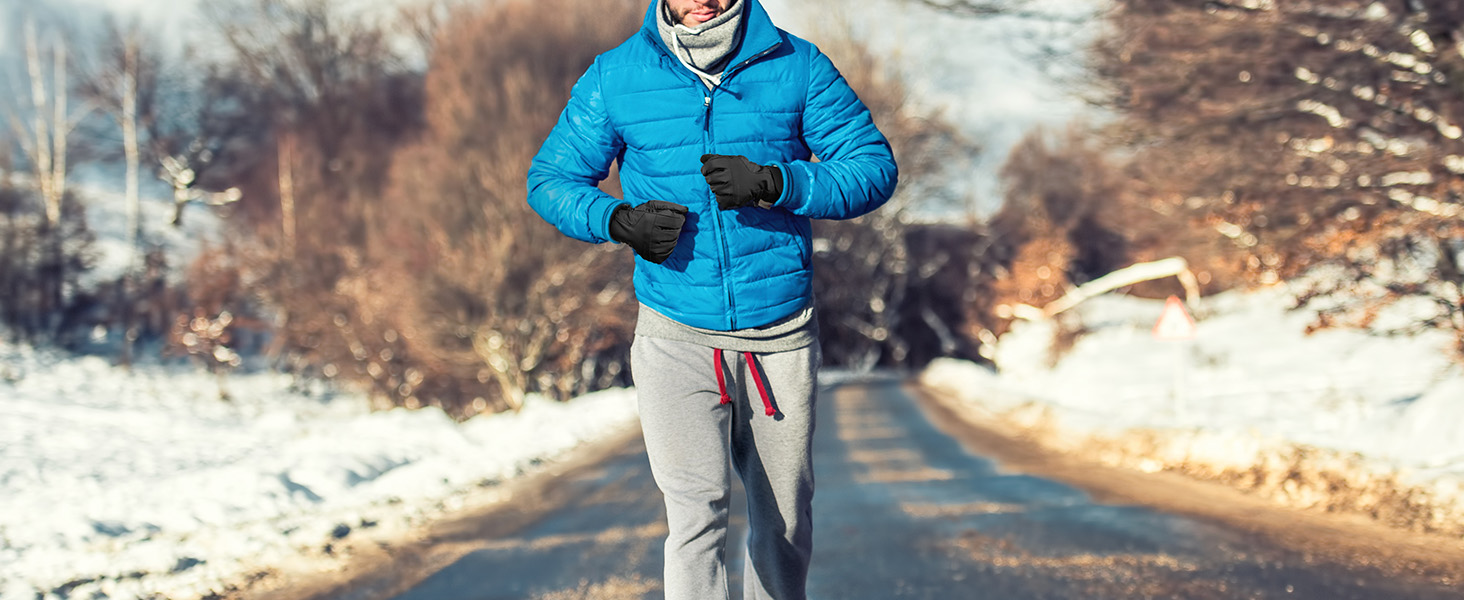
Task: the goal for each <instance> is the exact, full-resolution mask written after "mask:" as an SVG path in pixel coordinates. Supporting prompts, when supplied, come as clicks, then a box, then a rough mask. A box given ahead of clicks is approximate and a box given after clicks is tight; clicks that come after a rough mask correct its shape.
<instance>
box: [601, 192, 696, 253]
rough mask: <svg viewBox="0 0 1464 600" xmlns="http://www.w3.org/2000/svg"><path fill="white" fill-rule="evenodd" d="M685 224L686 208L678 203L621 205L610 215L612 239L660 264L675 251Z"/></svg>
mask: <svg viewBox="0 0 1464 600" xmlns="http://www.w3.org/2000/svg"><path fill="white" fill-rule="evenodd" d="M685 224H686V207H685V206H682V205H680V204H677V203H675V202H666V201H663V200H652V201H650V202H647V203H645V204H642V205H640V206H630V205H627V204H622V205H620V206H618V207H616V208H615V212H613V213H611V214H610V239H613V240H615V241H617V242H621V243H624V244H626V245H628V246H630V247H631V248H634V249H635V253H636V254H639V255H640V257H641V258H644V259H646V260H648V261H651V262H653V263H656V264H658V265H659V264H661V263H662V262H665V260H666V258H667V257H669V256H671V251H672V250H675V249H676V240H677V239H678V238H680V237H681V226H682V225H685Z"/></svg>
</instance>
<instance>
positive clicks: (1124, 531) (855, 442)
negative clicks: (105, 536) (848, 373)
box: [317, 382, 1464, 600]
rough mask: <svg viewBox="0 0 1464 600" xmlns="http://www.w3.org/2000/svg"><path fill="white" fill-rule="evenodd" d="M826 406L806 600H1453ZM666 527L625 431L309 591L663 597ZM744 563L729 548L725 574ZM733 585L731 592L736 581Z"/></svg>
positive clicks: (934, 431)
mask: <svg viewBox="0 0 1464 600" xmlns="http://www.w3.org/2000/svg"><path fill="white" fill-rule="evenodd" d="M819 402H820V404H819V414H818V428H817V435H816V441H815V472H816V477H817V493H816V495H815V499H814V514H815V534H814V537H815V542H814V545H815V549H814V562H813V567H812V570H811V572H810V574H809V585H808V591H809V595H810V597H812V598H820V599H847V600H857V599H879V600H885V599H891V598H932V599H934V598H939V599H942V600H946V599H953V598H973V599H975V598H981V599H986V598H990V599H1001V600H1024V599H1062V600H1071V599H1103V598H1115V599H1116V598H1124V599H1130V598H1134V599H1136V598H1184V599H1211V598H1216V599H1218V598H1288V599H1291V598H1314V599H1318V600H1347V599H1379V600H1384V599H1386V600H1401V599H1418V600H1426V599H1441V600H1442V599H1450V600H1459V599H1461V598H1464V590H1461V588H1459V587H1457V586H1458V585H1459V584H1458V583H1457V581H1458V580H1457V579H1454V580H1450V579H1449V577H1448V576H1447V575H1444V576H1440V575H1439V574H1437V573H1431V574H1427V573H1414V572H1410V569H1409V568H1387V565H1378V564H1349V563H1348V561H1346V560H1330V559H1328V558H1327V554H1326V553H1325V552H1311V551H1306V550H1304V549H1297V548H1296V547H1295V546H1290V547H1287V546H1284V545H1277V544H1275V543H1272V541H1268V539H1269V538H1270V537H1271V536H1264V535H1257V534H1256V532H1255V531H1249V530H1245V529H1242V528H1234V527H1228V526H1227V525H1226V524H1225V523H1223V522H1221V521H1217V520H1214V519H1206V518H1196V517H1188V516H1176V515H1174V514H1169V513H1165V512H1159V511H1156V510H1153V509H1150V508H1145V507H1143V506H1139V505H1136V504H1123V503H1119V504H1105V503H1100V502H1095V501H1094V500H1093V497H1092V496H1091V495H1090V494H1089V493H1087V492H1085V491H1082V490H1080V489H1077V488H1075V487H1071V486H1069V485H1066V484H1063V483H1058V482H1056V481H1053V480H1049V479H1044V478H1041V477H1038V476H1034V475H1027V474H1021V473H1015V472H1010V471H1008V470H1003V469H1001V468H999V465H998V464H997V463H996V462H994V461H993V460H991V459H988V458H983V457H982V456H978V455H976V454H973V453H971V452H970V451H968V450H967V449H966V447H964V446H963V444H962V443H961V442H958V441H957V440H956V439H954V438H952V437H949V436H948V435H946V433H944V432H943V431H942V429H941V428H937V427H936V426H935V425H934V424H932V422H931V420H930V416H929V415H931V414H935V413H931V412H930V411H929V410H925V409H922V405H921V403H920V402H917V401H916V400H915V399H914V398H913V397H912V395H911V393H910V391H909V390H907V389H906V388H904V387H902V386H901V385H900V383H899V382H875V383H864V384H857V385H855V384H850V385H844V386H841V387H837V388H834V389H831V390H825V392H824V393H823V395H822V396H821V398H820V401H819ZM942 428H945V429H947V430H948V429H949V428H950V424H949V423H942ZM1096 473H1097V472H1093V473H1090V475H1092V474H1096ZM739 493H740V492H739ZM743 511H744V509H743V508H742V507H741V505H740V504H734V505H733V508H732V515H733V519H734V522H733V528H734V530H733V533H732V537H731V538H730V540H732V541H740V540H743V539H745V538H744V535H745V531H744V528H745V519H744V518H742V513H743ZM664 518H665V517H664V513H663V509H662V505H661V498H660V494H659V492H658V491H657V490H656V487H655V483H654V482H653V481H652V479H651V475H650V471H649V466H648V464H647V462H646V457H645V454H644V449H643V447H642V445H641V443H640V440H639V438H638V437H631V438H627V439H626V441H624V442H623V443H619V444H617V445H616V446H615V447H614V448H613V450H612V451H611V452H609V453H608V454H607V455H606V456H605V457H604V458H603V459H596V460H593V461H589V462H587V463H586V464H584V465H582V466H580V467H577V468H574V469H571V470H569V471H568V472H565V473H563V474H560V475H558V476H556V477H554V478H552V479H550V480H547V481H546V482H544V483H543V484H542V485H539V486H536V487H535V488H534V489H531V490H528V491H525V492H520V493H518V494H517V495H516V496H515V500H514V502H512V503H511V505H510V506H508V507H505V508H503V509H501V510H495V511H488V512H486V513H484V514H482V515H480V516H477V517H475V518H473V519H467V520H463V521H460V522H457V523H455V524H453V525H451V526H448V527H446V528H444V529H440V530H439V531H437V532H436V533H434V535H433V539H432V540H431V544H430V546H428V547H424V548H420V549H418V550H417V551H415V553H406V554H403V555H401V556H399V557H397V558H396V559H394V560H392V561H389V562H388V563H385V564H384V565H383V566H380V567H378V568H377V569H375V570H374V571H375V572H373V573H372V574H371V576H368V577H362V578H358V580H357V581H356V582H355V583H350V584H347V585H342V586H339V587H336V588H335V589H333V590H332V591H330V592H327V593H325V594H322V595H319V596H317V597H330V598H363V599H364V598H383V597H394V598H397V599H398V600H429V599H431V600H438V599H463V600H472V599H482V600H487V599H510V598H512V599H519V598H538V599H568V598H594V599H597V600H615V599H620V598H659V597H660V565H661V560H662V546H661V542H662V538H663V536H664V535H665V533H666V529H665V525H664ZM730 545H731V544H729V546H730ZM444 548H456V549H457V550H455V551H452V552H447V551H444V550H443V549H444ZM434 556H435V557H436V558H433V557H434ZM742 560H743V554H742V551H741V548H740V545H739V547H735V548H733V547H729V549H728V561H729V563H731V564H729V572H730V573H732V574H734V577H735V575H736V574H739V573H740V572H741V564H742ZM1354 562H1355V561H1354ZM1362 562H1367V561H1362ZM393 569H400V570H401V573H402V574H401V575H400V576H399V577H398V576H394V575H392V573H391V571H392V570H393ZM1413 570H1415V571H1416V570H1417V569H1413ZM404 582H405V583H404ZM1451 584H1452V585H1451ZM731 588H732V590H733V598H738V597H740V589H741V582H740V581H737V580H735V579H734V581H732V582H731Z"/></svg>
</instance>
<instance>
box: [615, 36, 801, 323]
mask: <svg viewBox="0 0 1464 600" xmlns="http://www.w3.org/2000/svg"><path fill="white" fill-rule="evenodd" d="M642 33H643V34H644V35H645V37H646V41H647V42H649V43H650V44H651V46H652V47H654V48H656V50H658V51H660V52H661V54H662V55H663V56H665V57H667V58H669V59H671V61H672V62H680V59H678V58H676V57H675V56H674V55H671V54H670V53H669V52H668V51H667V50H666V48H665V47H664V46H662V45H661V42H660V40H659V39H656V38H654V37H652V36H651V34H650V33H649V32H645V31H642ZM780 45H782V42H779V43H776V44H773V45H772V46H769V47H768V48H767V49H765V50H763V51H762V52H759V53H757V54H754V55H752V56H750V57H748V59H747V60H744V61H742V62H740V63H737V64H735V65H732V66H730V67H727V69H726V70H724V71H722V79H721V81H722V82H726V81H727V78H728V77H731V75H732V73H734V72H736V71H739V70H741V69H742V68H743V67H745V66H747V65H749V64H751V63H752V61H755V60H757V59H759V58H762V57H764V56H767V55H768V54H771V53H772V52H773V51H774V50H777V49H778V46H780ZM676 70H679V71H681V72H682V73H684V74H685V75H686V76H687V77H688V78H689V79H691V81H692V83H693V84H694V85H696V86H697V87H698V88H699V89H702V90H704V91H703V92H702V127H703V129H702V134H703V143H704V144H705V146H706V152H705V154H711V153H712V152H713V149H712V95H713V94H715V93H716V91H717V90H718V89H720V88H721V87H722V85H721V84H720V83H719V84H717V85H716V86H714V87H712V88H711V89H706V87H707V86H706V84H705V83H703V82H702V80H701V78H700V77H697V76H696V75H695V74H693V73H692V72H691V71H689V70H687V69H685V68H681V69H676ZM707 194H708V195H709V196H710V197H711V199H712V202H713V203H714V204H715V203H716V201H717V199H716V195H715V194H713V193H712V191H711V190H710V189H708V190H707ZM713 214H714V215H715V216H714V219H715V220H716V222H717V235H716V237H717V247H718V248H719V249H720V250H721V251H722V290H723V291H724V292H726V294H727V309H728V313H729V315H728V316H729V318H730V319H731V328H732V329H734V330H735V329H737V302H736V300H735V299H734V296H733V294H732V282H731V271H732V254H731V252H730V251H729V250H728V249H727V232H726V229H724V227H723V225H722V210H721V207H720V206H719V207H717V208H715V209H713Z"/></svg>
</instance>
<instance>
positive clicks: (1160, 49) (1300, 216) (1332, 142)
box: [1100, 0, 1464, 347]
mask: <svg viewBox="0 0 1464 600" xmlns="http://www.w3.org/2000/svg"><path fill="white" fill-rule="evenodd" d="M1112 18H1113V21H1114V23H1113V24H1114V27H1113V31H1114V32H1115V34H1114V36H1113V37H1111V38H1110V39H1109V40H1107V41H1106V42H1105V43H1104V44H1103V45H1102V46H1101V47H1100V55H1101V56H1102V57H1103V60H1102V61H1101V64H1100V67H1101V69H1102V71H1103V72H1104V73H1105V74H1106V75H1108V76H1110V77H1112V79H1113V81H1115V82H1116V83H1117V86H1118V94H1117V97H1116V100H1117V106H1118V107H1119V108H1120V109H1121V110H1122V111H1123V113H1124V115H1125V119H1124V121H1123V122H1122V123H1121V127H1120V128H1119V129H1118V131H1123V132H1125V134H1126V135H1127V137H1128V139H1127V140H1126V142H1127V145H1128V146H1129V147H1131V148H1135V149H1136V155H1135V160H1134V163H1133V168H1134V170H1135V172H1136V174H1137V175H1138V177H1137V178H1136V179H1137V180H1139V181H1143V182H1147V185H1148V186H1149V192H1148V194H1147V195H1148V198H1149V201H1150V202H1152V203H1153V204H1154V206H1155V208H1156V210H1163V211H1169V212H1173V213H1179V214H1184V215H1186V216H1187V217H1188V218H1189V219H1190V220H1192V221H1193V222H1195V223H1197V224H1199V225H1201V226H1202V227H1203V229H1204V230H1206V231H1207V233H1208V232H1214V233H1213V234H1209V235H1210V236H1211V237H1212V238H1213V239H1216V240H1219V241H1220V242H1221V243H1223V244H1228V245H1230V246H1232V247H1234V248H1237V249H1239V250H1240V251H1241V252H1240V254H1239V256H1240V264H1238V265H1235V266H1234V267H1233V270H1235V271H1237V272H1238V273H1239V274H1240V275H1241V276H1242V278H1243V281H1244V282H1246V283H1260V284H1265V283H1270V282H1274V281H1277V280H1279V279H1282V278H1288V277H1293V276H1295V275H1297V274H1299V273H1302V272H1305V271H1308V270H1310V269H1312V268H1314V267H1317V266H1319V265H1335V266H1336V267H1339V268H1340V272H1341V273H1343V274H1344V275H1343V276H1342V277H1340V278H1336V279H1334V280H1332V281H1329V282H1327V283H1325V284H1324V285H1323V286H1322V287H1321V288H1319V289H1318V290H1316V293H1315V294H1312V295H1309V296H1306V297H1304V298H1303V301H1304V302H1303V303H1304V304H1305V302H1307V301H1314V300H1321V299H1325V300H1326V304H1325V305H1324V306H1326V307H1328V311H1329V312H1328V313H1325V314H1324V315H1323V318H1322V320H1321V321H1320V323H1321V324H1330V323H1339V324H1340V323H1349V324H1356V325H1367V324H1368V323H1369V320H1370V318H1369V317H1368V315H1370V314H1376V311H1377V310H1379V308H1380V307H1382V306H1386V305H1390V304H1392V303H1394V302H1396V301H1398V300H1402V299H1405V298H1421V299H1423V300H1424V302H1426V303H1428V304H1430V305H1432V306H1433V308H1434V310H1433V311H1431V312H1430V313H1429V315H1428V316H1425V317H1423V318H1422V319H1420V320H1419V321H1418V322H1416V323H1415V325H1414V326H1423V327H1446V328H1450V329H1453V330H1454V331H1457V332H1460V337H1459V339H1460V344H1461V347H1464V304H1461V289H1460V286H1461V283H1464V281H1461V277H1460V275H1459V269H1458V268H1457V267H1458V263H1459V258H1460V254H1459V241H1458V240H1460V239H1461V237H1464V197H1461V193H1464V177H1461V174H1464V130H1461V127H1464V103H1460V102H1459V90H1460V87H1459V86H1460V83H1459V81H1460V79H1461V78H1464V55H1461V54H1460V51H1459V49H1460V47H1461V46H1460V40H1461V38H1464V27H1461V23H1464V10H1461V9H1460V8H1459V7H1458V6H1457V3H1453V2H1447V1H1444V0H1421V1H1408V2H1404V1H1401V0H1398V1H1385V2H1355V1H1349V0H1330V1H1316V2H1284V3H1280V2H1278V3H1272V2H1260V3H1234V2H1206V3H1202V4H1201V3H1189V2H1176V1H1172V0H1125V1H1124V2H1121V3H1120V7H1119V9H1118V10H1117V11H1115V12H1114V14H1113V16H1112ZM1228 254H1234V253H1228ZM1338 303H1341V304H1342V305H1351V308H1346V309H1342V310H1340V311H1337V310H1335V309H1336V308H1337V304H1338ZM1319 306H1323V305H1319ZM1347 315H1352V316H1347Z"/></svg>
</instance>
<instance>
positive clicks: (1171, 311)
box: [1154, 296, 1195, 340]
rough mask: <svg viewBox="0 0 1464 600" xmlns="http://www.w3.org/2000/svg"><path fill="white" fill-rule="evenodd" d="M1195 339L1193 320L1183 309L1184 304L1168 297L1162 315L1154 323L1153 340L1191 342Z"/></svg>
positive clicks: (1174, 297) (1175, 298) (1172, 297)
mask: <svg viewBox="0 0 1464 600" xmlns="http://www.w3.org/2000/svg"><path fill="white" fill-rule="evenodd" d="M1194 338H1195V319H1194V317H1191V316H1190V314H1189V311H1187V310H1185V309H1184V302H1181V301H1180V299H1179V298H1178V297H1176V296H1170V297H1169V300H1168V301H1166V302H1165V303H1164V314H1161V315H1159V321H1158V322H1156V323H1154V339H1157V340H1192V339H1194Z"/></svg>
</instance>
